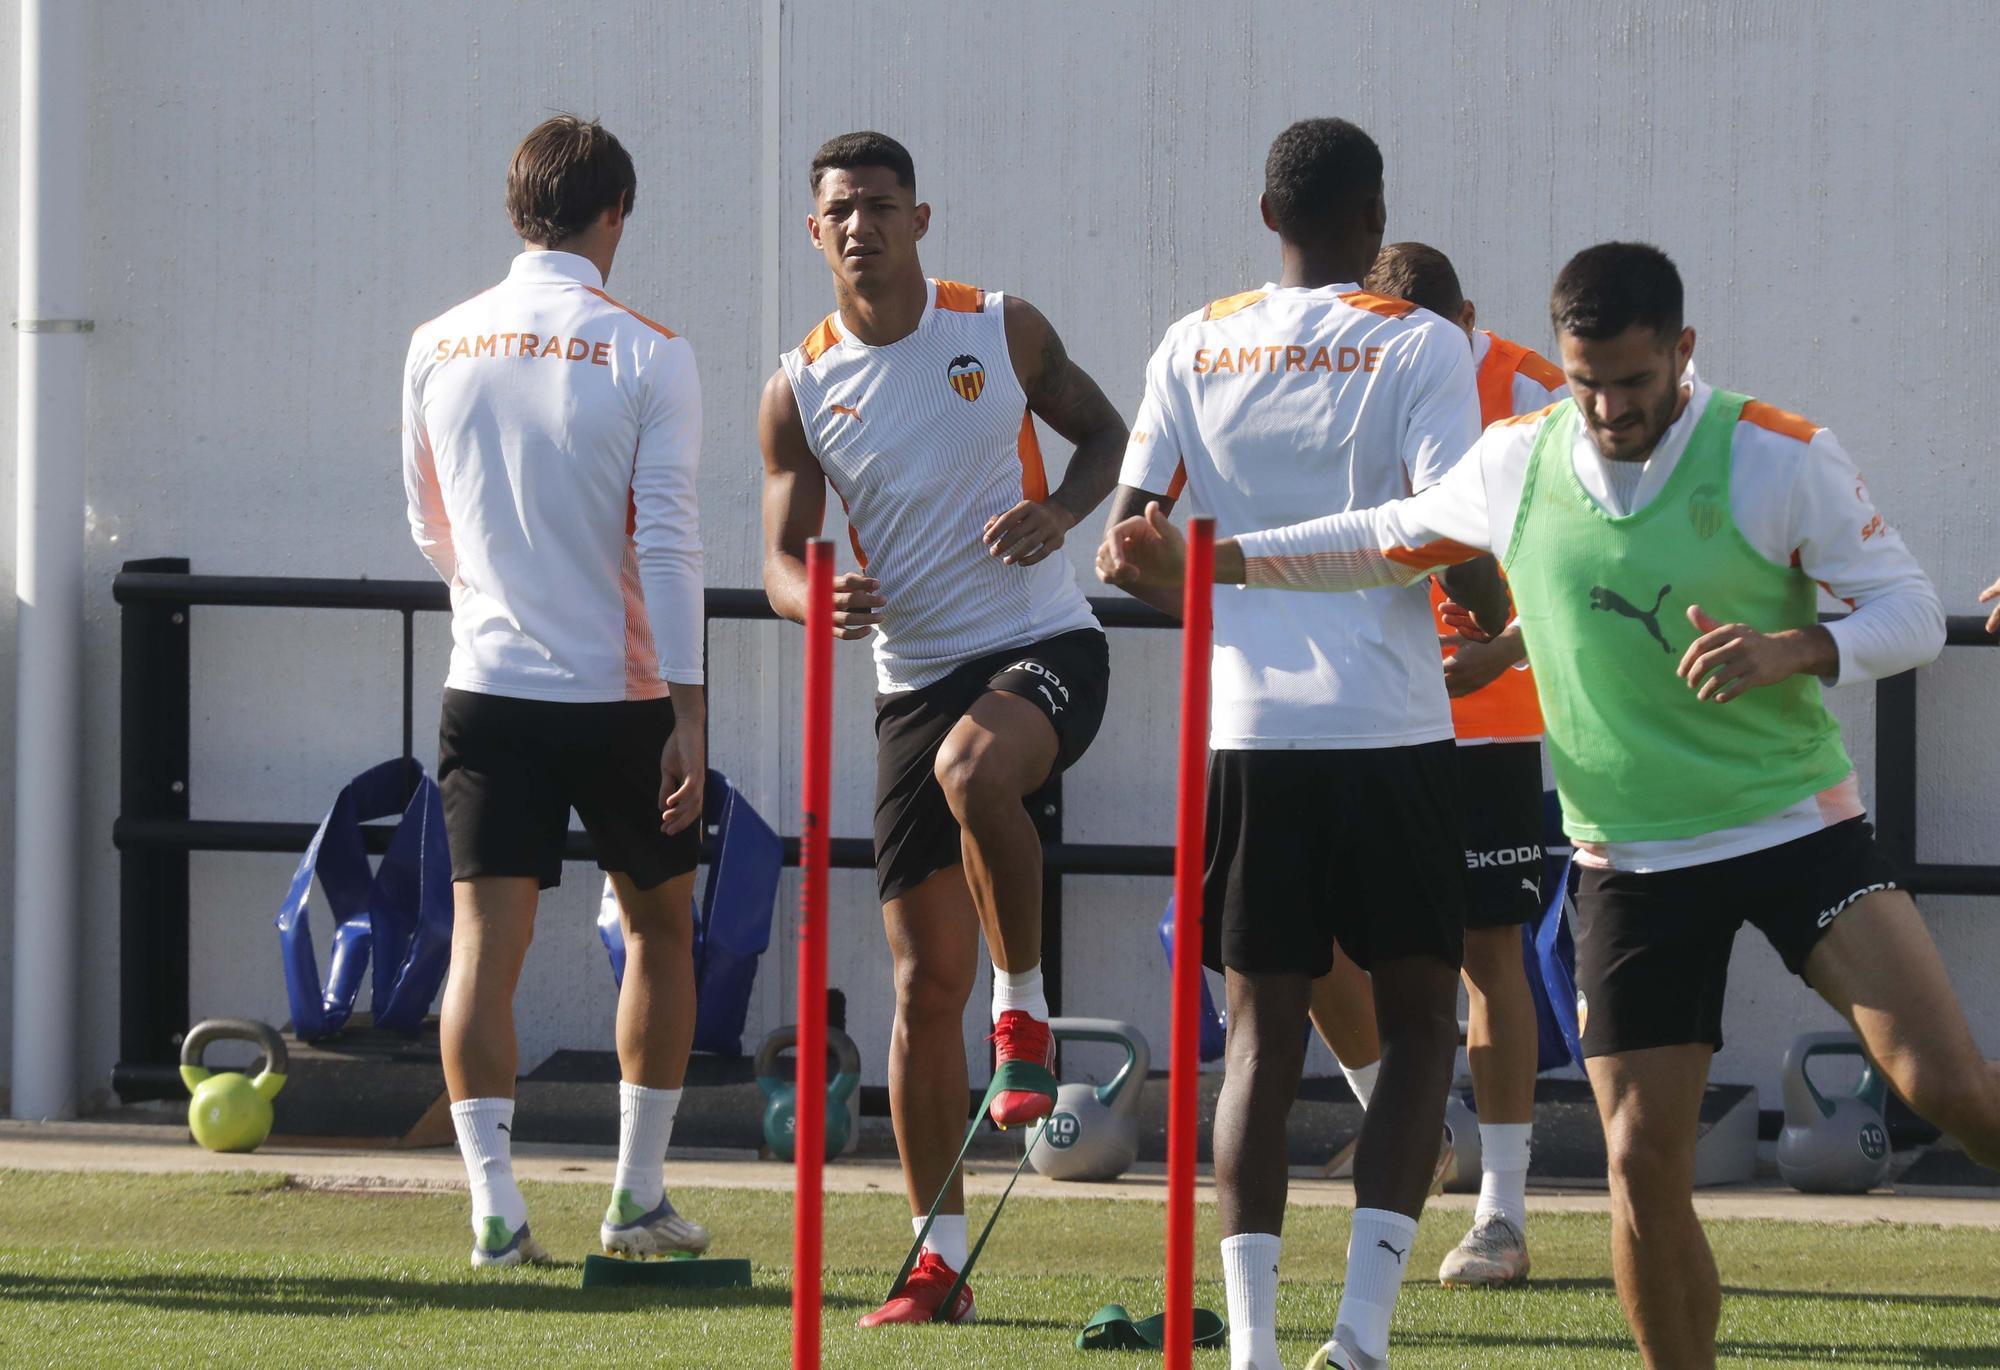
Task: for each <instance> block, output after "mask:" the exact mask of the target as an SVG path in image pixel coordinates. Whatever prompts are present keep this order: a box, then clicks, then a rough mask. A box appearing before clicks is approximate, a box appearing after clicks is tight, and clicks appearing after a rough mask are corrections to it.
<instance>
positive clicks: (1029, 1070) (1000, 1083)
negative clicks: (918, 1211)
mask: <svg viewBox="0 0 2000 1370" xmlns="http://www.w3.org/2000/svg"><path fill="white" fill-rule="evenodd" d="M1006 1090H1019V1091H1022V1092H1024V1093H1029V1094H1044V1095H1047V1096H1048V1097H1049V1099H1050V1100H1051V1101H1053V1100H1054V1099H1055V1097H1056V1077H1055V1075H1054V1073H1053V1072H1051V1071H1050V1070H1049V1069H1048V1068H1047V1067H1046V1066H1043V1065H1039V1064H1037V1063H1036V1062H1034V1061H1002V1062H1001V1063H1000V1066H999V1068H998V1069H997V1070H995V1071H994V1072H993V1083H992V1084H989V1085H988V1086H986V1097H985V1098H983V1099H981V1100H980V1101H979V1108H978V1110H977V1111H976V1112H975V1114H974V1116H973V1119H972V1125H971V1126H970V1127H968V1128H966V1129H965V1140H964V1141H963V1142H960V1143H959V1146H958V1158H957V1159H956V1160H954V1161H953V1162H952V1163H951V1170H950V1172H949V1173H948V1174H946V1175H945V1177H944V1183H943V1184H941V1185H939V1186H938V1192H937V1197H936V1198H935V1199H932V1200H931V1208H930V1212H928V1213H926V1214H924V1225H923V1226H922V1227H920V1228H918V1229H917V1239H916V1240H915V1241H914V1242H912V1243H910V1250H909V1254H908V1255H906V1256H904V1257H903V1268H902V1269H901V1270H899V1271H897V1272H896V1282H895V1283H894V1284H892V1285H890V1286H889V1298H891V1299H893V1298H895V1297H897V1296H898V1295H900V1294H901V1293H902V1292H903V1286H904V1284H905V1283H906V1282H907V1281H908V1280H909V1278H910V1272H911V1271H912V1270H915V1269H916V1268H917V1257H918V1256H919V1255H921V1254H922V1253H923V1249H924V1238H925V1237H928V1236H929V1235H930V1234H931V1227H932V1226H933V1225H934V1224H935V1223H936V1222H937V1216H938V1210H939V1209H940V1208H942V1207H943V1206H944V1198H945V1195H946V1194H948V1193H950V1192H951V1182H952V1181H953V1180H954V1179H956V1178H957V1177H958V1173H959V1171H960V1170H962V1169H964V1167H965V1153H966V1152H968V1151H970V1150H971V1149H972V1139H973V1138H974V1137H976V1136H978V1135H979V1126H980V1124H981V1123H983V1122H985V1121H986V1110H987V1109H988V1108H990V1107H991V1106H992V1104H993V1100H994V1098H995V1097H996V1096H997V1095H999V1094H1001V1093H1002V1092H1003V1091H1006ZM1047 1128H1048V1119H1047V1118H1046V1117H1045V1118H1043V1119H1042V1121H1041V1123H1040V1124H1038V1125H1037V1127H1036V1129H1035V1136H1034V1138H1033V1140H1031V1141H1030V1142H1029V1143H1028V1145H1027V1146H1026V1147H1024V1148H1023V1149H1022V1151H1021V1159H1020V1161H1019V1162H1017V1163H1016V1164H1015V1166H1014V1173H1013V1174H1012V1175H1011V1176H1009V1177H1008V1180H1007V1187H1006V1188H1005V1189H1003V1190H1001V1191H1000V1201H999V1202H998V1203H996V1204H994V1205H993V1212H992V1214H991V1215H990V1216H988V1217H987V1219H986V1226H985V1227H983V1228H981V1229H980V1231H979V1240H978V1241H977V1242H975V1243H973V1245H972V1249H971V1250H970V1251H968V1252H967V1253H966V1257H965V1269H963V1270H961V1271H959V1272H958V1278H957V1279H956V1280H955V1281H953V1282H952V1286H951V1288H950V1289H948V1290H946V1291H945V1296H944V1301H943V1302H942V1303H940V1304H939V1305H938V1308H937V1312H936V1313H935V1314H933V1315H932V1317H933V1318H934V1319H935V1318H940V1317H949V1316H950V1311H951V1306H952V1304H953V1303H954V1302H956V1301H957V1299H958V1291H959V1290H961V1289H963V1288H965V1282H966V1280H967V1279H969V1278H970V1277H971V1275H972V1267H973V1265H974V1263H975V1262H977V1261H978V1259H979V1253H980V1251H981V1250H983V1249H984V1248H985V1246H986V1239H987V1237H989V1236H991V1235H992V1233H993V1224H994V1223H996V1222H998V1221H999V1219H1000V1210H1001V1209H1002V1208H1005V1207H1006V1206H1007V1196H1008V1195H1009V1194H1012V1193H1013V1192H1014V1181H1016V1180H1018V1179H1020V1178H1021V1172H1022V1171H1023V1170H1025V1169H1026V1168H1027V1165H1028V1158H1029V1157H1030V1156H1032V1155H1034V1154H1035V1147H1036V1146H1037V1145H1039V1144H1040V1142H1041V1140H1042V1134H1043V1133H1044V1132H1045V1131H1046V1130H1047Z"/></svg>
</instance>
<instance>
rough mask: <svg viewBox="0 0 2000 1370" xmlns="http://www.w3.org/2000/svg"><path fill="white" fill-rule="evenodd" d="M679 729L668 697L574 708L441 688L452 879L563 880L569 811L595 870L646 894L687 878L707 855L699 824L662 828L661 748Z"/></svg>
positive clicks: (442, 775) (442, 773)
mask: <svg viewBox="0 0 2000 1370" xmlns="http://www.w3.org/2000/svg"><path fill="white" fill-rule="evenodd" d="M673 730H674V706H673V701H671V700H669V699H626V700H613V701H609V702H607V703H602V704H568V703H559V702H557V701H554V700H547V699H516V698H514V697H513V696H511V695H489V694H476V693H474V692H472V691H470V690H446V691H445V692H444V710H443V718H442V720H441V721H440V723H439V725H438V787H439V788H440V789H441V790H443V792H444V826H445V833H446V835H447V836H448V837H449V838H450V841H451V876H452V879H454V880H470V879H471V878H472V877H474V876H477V875H527V876H533V877H534V878H535V879H536V880H538V881H539V882H540V883H541V887H542V888H543V889H549V888H551V887H553V886H555V885H558V884H560V883H562V860H563V847H564V845H565V843H566V842H567V840H568V837H569V811H570V810H571V809H572V808H574V809H575V810H576V813H577V817H579V818H581V819H582V820H583V827H584V831H586V832H588V833H589V834H590V840H591V842H592V843H593V844H594V845H595V846H596V848H597V864H598V867H599V868H600V869H602V870H606V871H618V872H621V873H622V874H624V875H626V876H627V877H629V878H630V879H631V881H632V883H633V884H635V885H637V886H638V887H639V888H640V889H651V888H652V887H653V886H655V885H658V884H660V883H661V882H662V881H665V880H669V879H671V878H673V877H674V876H676V875H686V874H687V873H688V872H689V871H691V870H693V869H694V868H695V866H696V864H697V863H698V862H699V860H700V857H701V824H699V823H690V824H689V825H688V826H687V827H686V828H684V829H682V830H681V831H680V832H678V833H676V834H675V835H673V836H672V837H669V836H667V835H666V834H665V833H663V832H661V831H660V751H661V749H662V748H664V747H665V746H666V745H667V737H668V735H669V734H671V733H672V732H673Z"/></svg>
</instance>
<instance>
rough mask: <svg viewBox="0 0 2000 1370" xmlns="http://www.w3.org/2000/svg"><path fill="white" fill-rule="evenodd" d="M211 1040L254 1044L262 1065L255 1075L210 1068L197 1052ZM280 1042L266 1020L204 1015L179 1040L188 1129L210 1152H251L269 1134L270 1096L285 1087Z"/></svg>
mask: <svg viewBox="0 0 2000 1370" xmlns="http://www.w3.org/2000/svg"><path fill="white" fill-rule="evenodd" d="M216 1042H255V1043H256V1044H257V1048H258V1050H260V1051H262V1052H263V1053H264V1068H263V1069H262V1070H260V1071H258V1072H257V1074H256V1075H255V1076H250V1075H245V1074H244V1073H243V1072H242V1071H240V1070H210V1069H209V1068H208V1067H207V1066H204V1065H203V1064H202V1063H201V1057H202V1053H203V1052H205V1051H206V1050H208V1048H209V1047H210V1046H211V1045H212V1044H214V1043H216ZM286 1064H287V1062H286V1057H285V1040H284V1038H282V1037H280V1036H278V1034H277V1031H276V1030H275V1029H273V1028H271V1027H269V1026H267V1025H266V1024H263V1023H256V1022H252V1021H251V1020H250V1019H248V1018H210V1019H209V1020H208V1021H207V1022H204V1023H197V1024H195V1026H194V1027H193V1028H192V1029H190V1030H189V1032H188V1035H187V1037H186V1038H185V1039H183V1040H182V1042H181V1082H182V1083H183V1084H185V1085H186V1086H187V1087H188V1092H189V1093H190V1094H192V1095H193V1096H194V1097H193V1098H192V1099H190V1100H189V1101H188V1131H189V1132H192V1133H193V1134H194V1139H195V1140H196V1141H197V1142H200V1143H201V1144H202V1145H203V1146H205V1147H207V1148H208V1149H209V1150H210V1151H255V1150H256V1149H257V1148H258V1147H260V1146H262V1145H263V1144H264V1139H265V1138H266V1137H268V1136H270V1135H271V1100H272V1099H274V1098H276V1097H277V1093H278V1091H279V1090H281V1089H283V1088H284V1087H285V1066H286Z"/></svg>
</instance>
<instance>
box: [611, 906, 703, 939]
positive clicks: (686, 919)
mask: <svg viewBox="0 0 2000 1370" xmlns="http://www.w3.org/2000/svg"><path fill="white" fill-rule="evenodd" d="M619 912H620V921H621V923H622V924H623V925H624V933H625V939H626V941H627V942H628V943H640V944H643V945H645V946H647V947H658V948H661V949H664V950H666V951H677V950H680V949H683V948H687V949H692V948H693V946H694V909H693V908H692V906H685V905H682V904H680V903H678V902H673V901H666V900H642V901H640V902H639V903H638V905H637V906H636V907H634V908H629V909H621V910H620V911H619Z"/></svg>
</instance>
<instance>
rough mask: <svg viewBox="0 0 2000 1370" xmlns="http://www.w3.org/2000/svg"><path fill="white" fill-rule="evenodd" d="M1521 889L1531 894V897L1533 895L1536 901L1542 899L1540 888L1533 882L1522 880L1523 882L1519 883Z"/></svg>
mask: <svg viewBox="0 0 2000 1370" xmlns="http://www.w3.org/2000/svg"><path fill="white" fill-rule="evenodd" d="M1521 888H1522V889H1524V890H1526V891H1527V892H1528V893H1529V894H1532V895H1534V896H1535V898H1537V899H1540V898H1541V897H1542V889H1541V886H1539V885H1537V884H1536V883H1535V882H1534V881H1532V880H1523V881H1522V882H1521Z"/></svg>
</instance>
